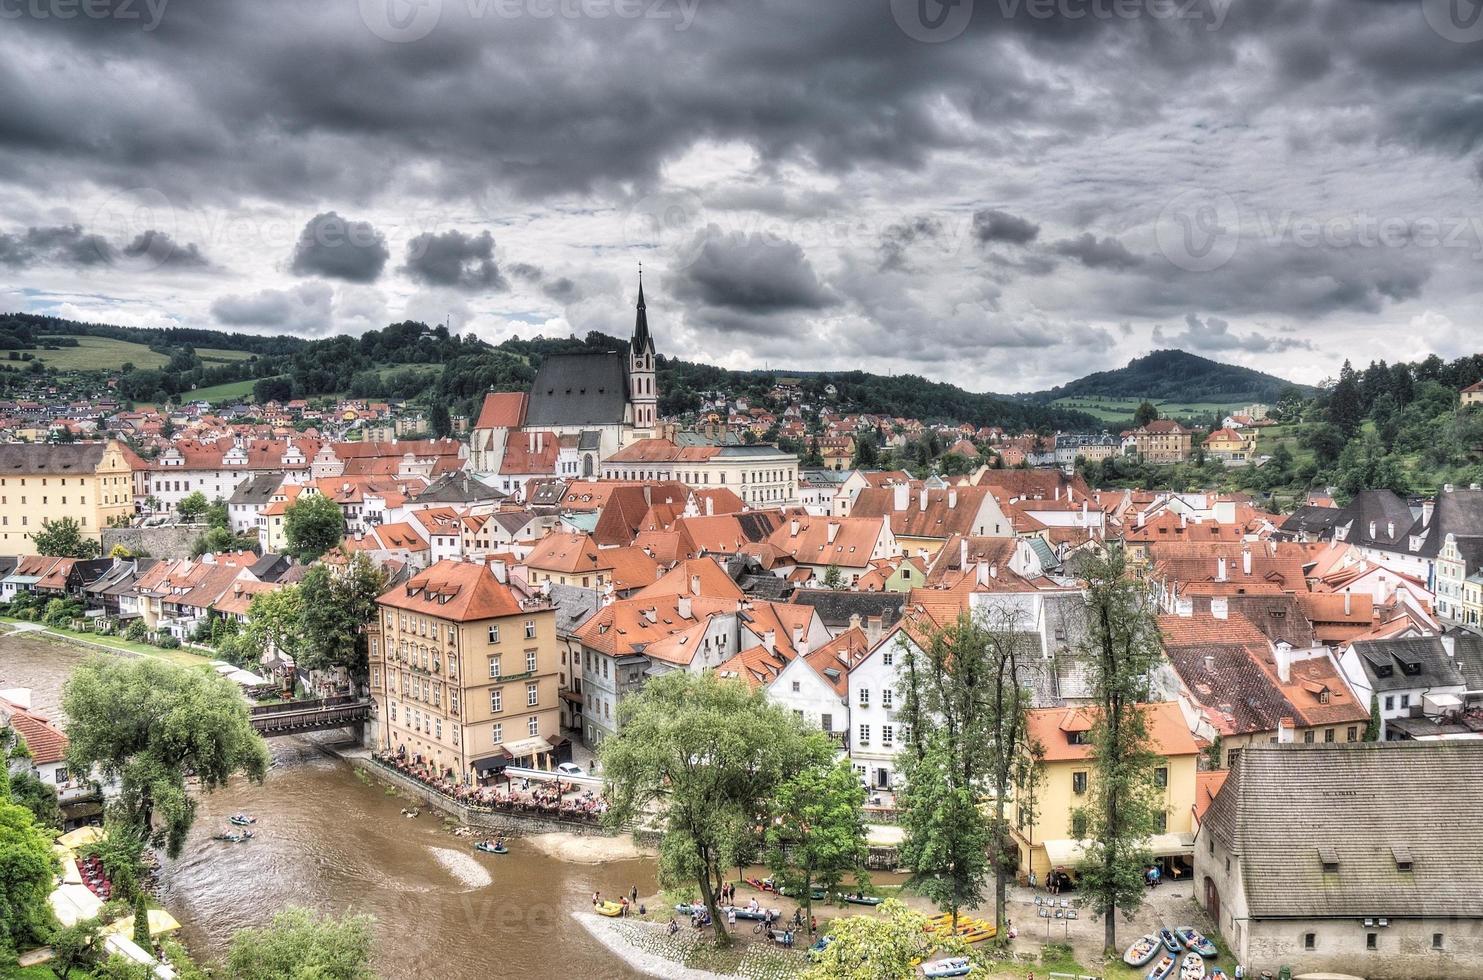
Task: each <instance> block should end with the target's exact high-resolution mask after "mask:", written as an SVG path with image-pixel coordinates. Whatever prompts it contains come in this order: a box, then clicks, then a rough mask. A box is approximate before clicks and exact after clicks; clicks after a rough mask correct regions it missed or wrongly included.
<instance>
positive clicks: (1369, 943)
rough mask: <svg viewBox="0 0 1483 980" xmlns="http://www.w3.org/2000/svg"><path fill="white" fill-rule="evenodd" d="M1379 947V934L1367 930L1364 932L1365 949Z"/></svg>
mask: <svg viewBox="0 0 1483 980" xmlns="http://www.w3.org/2000/svg"><path fill="white" fill-rule="evenodd" d="M1379 948H1380V935H1379V933H1374V932H1367V933H1365V949H1379Z"/></svg>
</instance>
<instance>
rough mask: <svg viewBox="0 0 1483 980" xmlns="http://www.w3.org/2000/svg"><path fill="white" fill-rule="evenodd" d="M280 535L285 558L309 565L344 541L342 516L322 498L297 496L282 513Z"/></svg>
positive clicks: (309, 495) (331, 504)
mask: <svg viewBox="0 0 1483 980" xmlns="http://www.w3.org/2000/svg"><path fill="white" fill-rule="evenodd" d="M283 534H284V537H285V538H286V539H287V541H288V552H289V554H291V555H293V556H294V557H295V558H297V559H298V560H299V561H302V562H311V561H314V560H315V559H317V558H318V557H319V556H320V555H323V554H324V553H325V552H326V551H329V550H330V549H331V548H333V547H334V546H335V545H337V544H339V543H340V541H341V540H343V539H344V537H345V515H344V514H342V513H341V512H340V507H339V505H338V504H336V503H335V502H334V501H333V500H331V499H330V498H328V497H326V496H324V495H323V494H319V493H311V494H300V495H299V498H298V499H297V500H295V501H294V502H293V503H291V504H289V505H288V507H287V508H285V509H284V511H283Z"/></svg>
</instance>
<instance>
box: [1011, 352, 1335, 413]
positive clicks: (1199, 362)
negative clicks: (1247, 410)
mask: <svg viewBox="0 0 1483 980" xmlns="http://www.w3.org/2000/svg"><path fill="white" fill-rule="evenodd" d="M1289 388H1296V389H1298V390H1299V391H1301V392H1302V393H1303V394H1304V395H1312V394H1313V393H1314V392H1315V390H1316V389H1314V388H1312V387H1310V386H1308V385H1300V384H1294V383H1293V382H1291V381H1285V380H1283V379H1282V378H1279V377H1276V376H1275V375H1271V374H1264V373H1263V372H1261V371H1254V370H1252V369H1251V368H1244V367H1238V366H1236V365H1234V364H1222V363H1221V362H1219V361H1212V360H1210V359H1209V358H1205V357H1199V356H1197V355H1195V354H1190V353H1187V352H1185V351H1182V350H1156V351H1154V352H1153V353H1152V354H1148V355H1146V356H1144V357H1138V358H1134V359H1133V360H1131V361H1129V362H1128V366H1127V367H1123V368H1118V369H1116V370H1114V371H1098V372H1097V373H1095V374H1089V375H1087V376H1086V377H1084V378H1077V379H1076V380H1075V381H1070V382H1067V383H1066V384H1063V385H1061V386H1059V387H1056V388H1051V389H1050V390H1048V391H1036V392H1030V393H1026V394H1022V395H1020V396H1019V397H1021V398H1024V399H1026V400H1027V401H1032V402H1038V403H1042V404H1044V403H1049V402H1053V401H1055V400H1056V399H1058V398H1089V397H1100V398H1147V399H1149V400H1151V401H1156V402H1157V401H1175V402H1243V401H1253V402H1267V403H1272V402H1275V401H1277V399H1278V398H1280V397H1281V396H1282V393H1283V392H1284V391H1287V390H1288V389H1289Z"/></svg>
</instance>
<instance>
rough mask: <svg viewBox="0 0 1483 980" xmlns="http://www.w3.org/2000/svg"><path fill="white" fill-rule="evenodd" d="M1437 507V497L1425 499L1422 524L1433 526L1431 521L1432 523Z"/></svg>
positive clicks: (1422, 508)
mask: <svg viewBox="0 0 1483 980" xmlns="http://www.w3.org/2000/svg"><path fill="white" fill-rule="evenodd" d="M1436 509H1437V502H1436V500H1435V499H1432V500H1423V501H1422V502H1421V525H1422V527H1431V523H1432V512H1433V511H1434V510H1436Z"/></svg>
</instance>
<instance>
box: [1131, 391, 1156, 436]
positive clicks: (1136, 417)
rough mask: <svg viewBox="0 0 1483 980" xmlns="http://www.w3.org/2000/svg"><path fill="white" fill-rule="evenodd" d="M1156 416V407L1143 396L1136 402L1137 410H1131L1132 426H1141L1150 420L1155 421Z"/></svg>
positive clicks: (1136, 427)
mask: <svg viewBox="0 0 1483 980" xmlns="http://www.w3.org/2000/svg"><path fill="white" fill-rule="evenodd" d="M1158 418H1159V410H1158V408H1157V407H1155V406H1154V403H1153V402H1151V401H1149V400H1148V399H1146V398H1145V399H1144V400H1143V401H1141V402H1139V403H1138V408H1137V410H1135V411H1134V412H1133V428H1135V429H1138V428H1142V427H1143V426H1145V425H1147V424H1148V423H1150V422H1157V421H1158Z"/></svg>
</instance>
